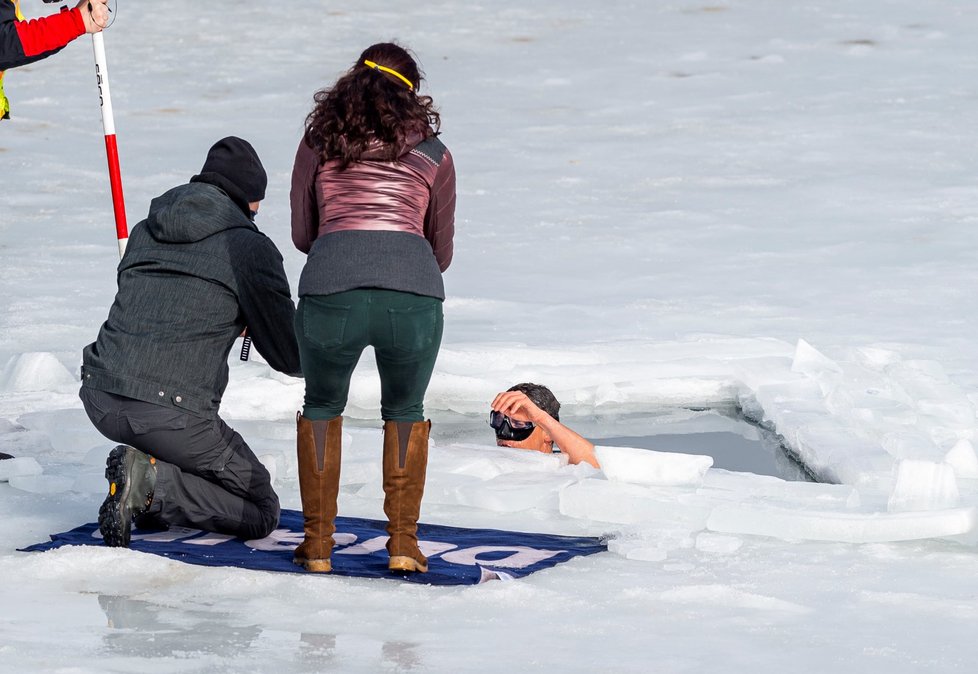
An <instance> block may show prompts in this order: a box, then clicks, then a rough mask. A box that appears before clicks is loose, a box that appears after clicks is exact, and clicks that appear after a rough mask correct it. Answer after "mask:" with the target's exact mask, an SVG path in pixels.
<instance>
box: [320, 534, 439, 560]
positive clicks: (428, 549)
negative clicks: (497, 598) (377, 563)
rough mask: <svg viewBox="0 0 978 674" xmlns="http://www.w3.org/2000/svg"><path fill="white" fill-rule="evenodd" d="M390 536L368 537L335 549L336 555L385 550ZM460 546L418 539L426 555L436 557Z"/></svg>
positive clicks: (419, 546) (362, 553)
mask: <svg viewBox="0 0 978 674" xmlns="http://www.w3.org/2000/svg"><path fill="white" fill-rule="evenodd" d="M388 538H390V537H389V536H374V537H373V538H368V539H367V540H365V541H364V542H363V543H360V544H359V545H353V546H350V547H349V548H343V549H342V550H334V551H333V554H334V555H369V554H372V553H374V552H378V551H380V550H383V549H384V547H385V546H386V545H387V539H388ZM457 547H458V546H457V545H455V544H453V543H441V542H439V541H418V548H419V549H420V550H421V554H422V555H424V556H425V557H434V556H435V555H440V554H441V553H443V552H446V551H448V550H454V549H455V548H457Z"/></svg>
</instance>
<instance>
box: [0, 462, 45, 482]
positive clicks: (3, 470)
mask: <svg viewBox="0 0 978 674" xmlns="http://www.w3.org/2000/svg"><path fill="white" fill-rule="evenodd" d="M43 472H44V470H43V469H42V468H41V464H39V463H38V462H37V459H35V458H34V457H33V456H15V457H14V458H12V459H4V460H3V461H0V482H7V481H9V480H10V479H11V478H16V477H26V476H29V475H40V474H41V473H43Z"/></svg>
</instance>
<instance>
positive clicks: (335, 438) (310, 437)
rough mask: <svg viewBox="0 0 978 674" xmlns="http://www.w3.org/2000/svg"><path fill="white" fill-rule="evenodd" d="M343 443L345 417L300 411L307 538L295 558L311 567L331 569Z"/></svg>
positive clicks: (298, 449) (298, 443)
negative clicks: (311, 415) (319, 418)
mask: <svg viewBox="0 0 978 674" xmlns="http://www.w3.org/2000/svg"><path fill="white" fill-rule="evenodd" d="M342 443H343V417H335V418H333V419H328V420H322V421H313V420H311V419H307V418H305V417H303V416H302V415H301V414H297V415H296V452H297V454H298V461H299V493H300V495H301V497H302V515H303V525H304V526H303V529H304V533H305V538H304V540H303V542H302V544H301V545H300V546H299V547H298V548H296V551H295V560H296V561H297V562H299V563H303V564H305V565H306V568H308V569H310V570H317V571H322V570H327V571H328V570H329V569H328V568H325V567H326V566H328V565H329V557H330V554H331V552H332V549H333V543H334V541H333V534H334V533H335V532H336V524H335V520H336V512H337V505H336V501H337V498H338V496H339V490H340V466H341V454H342ZM310 565H311V566H310ZM313 567H315V568H313Z"/></svg>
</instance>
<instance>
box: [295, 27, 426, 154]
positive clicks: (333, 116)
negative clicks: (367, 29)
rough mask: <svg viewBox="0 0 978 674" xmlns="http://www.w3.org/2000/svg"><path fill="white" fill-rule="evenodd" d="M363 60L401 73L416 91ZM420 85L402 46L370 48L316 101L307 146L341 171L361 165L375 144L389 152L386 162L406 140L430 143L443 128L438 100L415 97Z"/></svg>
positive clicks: (419, 77)
mask: <svg viewBox="0 0 978 674" xmlns="http://www.w3.org/2000/svg"><path fill="white" fill-rule="evenodd" d="M365 61H372V62H374V63H376V64H377V65H379V66H383V67H385V68H390V69H391V70H394V71H396V72H398V73H399V74H401V75H402V76H404V77H405V78H407V79H408V80H409V81H410V82H411V85H412V86H410V87H409V86H408V85H407V83H405V82H404V81H403V80H401V79H400V78H398V77H397V76H396V75H393V74H390V73H387V72H384V71H383V70H380V69H376V68H373V67H370V66H367V65H366V64H365ZM422 80H423V75H422V73H421V70H420V69H419V68H418V65H417V63H415V61H414V58H412V56H411V54H410V53H408V51H407V50H406V49H405V48H404V47H401V46H400V45H397V44H394V43H391V42H382V43H379V44H375V45H373V46H371V47H367V49H365V50H364V52H363V53H362V54H360V58H358V59H357V62H356V63H355V64H354V65H353V67H352V68H350V70H348V71H347V73H346V74H345V75H343V76H342V77H340V79H339V80H337V81H336V84H334V85H333V86H332V87H331V88H326V89H321V90H319V91H317V92H316V94H315V95H314V96H313V100H314V101H315V102H316V105H315V107H314V108H313V109H312V112H310V113H309V116H308V117H306V142H307V143H308V144H309V146H310V147H312V148H313V149H315V150H317V151H318V152H319V154H320V161H323V162H325V161H329V160H331V159H336V160H339V162H340V165H339V168H340V170H343V169H345V168H347V167H348V166H349V165H350V164H352V163H354V162H357V161H359V160H360V157H361V156H362V155H363V154H364V152H366V150H367V148H368V146H370V145H371V142H372V141H379V142H380V143H381V145H382V146H383V148H385V150H386V152H387V154H386V155H385V156H383V157H382V158H383V159H385V160H388V161H393V160H394V159H397V154H398V151H399V150H401V149H402V147H403V145H404V142H405V140H406V139H407V137H408V136H410V135H412V134H419V135H421V136H422V137H424V138H427V137H428V136H431V135H434V134H436V133H437V132H438V130H439V128H440V127H441V116H440V115H439V114H438V111H437V110H436V109H435V107H434V101H432V99H431V97H430V96H419V95H418V93H417V91H418V85H419V84H420V83H421V81H422Z"/></svg>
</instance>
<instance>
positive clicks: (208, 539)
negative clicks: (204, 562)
mask: <svg viewBox="0 0 978 674" xmlns="http://www.w3.org/2000/svg"><path fill="white" fill-rule="evenodd" d="M233 538H234V536H229V535H228V534H215V533H209V534H207V535H206V536H201V537H200V538H191V539H189V540H186V541H184V543H186V544H187V545H217V544H218V543H223V542H224V541H230V540H231V539H233Z"/></svg>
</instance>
